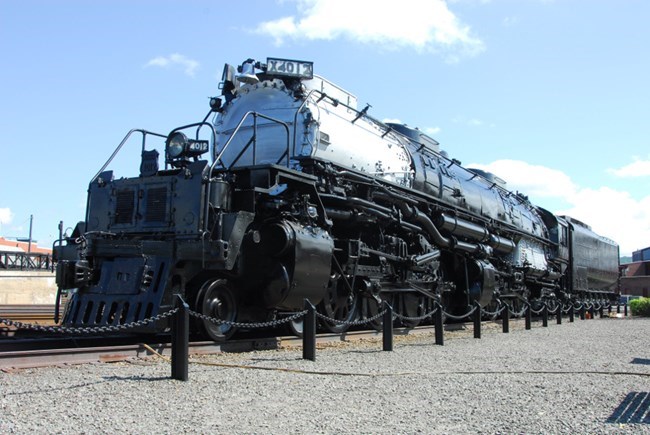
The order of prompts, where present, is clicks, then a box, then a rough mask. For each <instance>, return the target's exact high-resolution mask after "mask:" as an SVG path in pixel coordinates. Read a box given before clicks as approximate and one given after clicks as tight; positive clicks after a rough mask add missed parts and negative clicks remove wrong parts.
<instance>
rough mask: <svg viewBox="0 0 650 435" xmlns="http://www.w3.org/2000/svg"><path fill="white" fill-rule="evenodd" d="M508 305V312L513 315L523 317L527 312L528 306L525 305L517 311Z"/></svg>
mask: <svg viewBox="0 0 650 435" xmlns="http://www.w3.org/2000/svg"><path fill="white" fill-rule="evenodd" d="M506 307H507V308H508V312H509V313H510V315H511V316H512V317H521V316H523V315H524V314H526V310H527V309H528V306H525V307H524V308H522V309H521V311H519V312H518V313H515V312H514V311H512V310H511V309H510V306H508V305H506Z"/></svg>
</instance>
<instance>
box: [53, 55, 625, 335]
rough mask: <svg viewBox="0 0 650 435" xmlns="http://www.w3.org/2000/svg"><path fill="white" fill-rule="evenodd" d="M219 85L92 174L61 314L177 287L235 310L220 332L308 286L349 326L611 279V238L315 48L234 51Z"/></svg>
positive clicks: (117, 314) (279, 312)
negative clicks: (199, 109) (359, 82)
mask: <svg viewBox="0 0 650 435" xmlns="http://www.w3.org/2000/svg"><path fill="white" fill-rule="evenodd" d="M220 89H221V95H219V96H218V97H214V98H212V99H211V103H210V105H211V108H210V113H209V114H208V116H206V118H205V119H204V120H203V121H201V122H198V123H195V124H190V125H185V126H182V127H179V128H176V129H174V130H172V131H171V132H170V133H169V134H167V135H161V134H157V133H153V132H149V131H145V130H132V131H131V132H129V134H128V135H127V137H126V138H125V139H124V141H122V143H120V145H119V146H118V149H117V150H116V152H115V153H114V154H113V156H114V155H115V154H116V153H117V152H118V151H121V149H122V147H123V145H124V144H125V143H127V142H128V139H130V138H131V137H133V136H134V135H137V136H140V137H141V139H142V141H141V148H140V155H141V164H140V171H139V174H133V175H132V176H129V177H123V178H117V177H116V176H115V174H114V173H113V171H111V170H108V169H107V168H108V166H109V163H110V160H109V162H107V164H106V165H104V166H103V167H102V168H101V170H100V171H99V172H98V174H97V175H96V176H95V177H93V179H92V180H91V182H90V185H89V189H88V206H87V211H86V217H85V220H84V221H82V222H80V223H79V224H78V225H77V227H76V228H75V230H74V232H73V234H71V235H70V237H67V238H66V239H65V240H64V241H63V240H62V242H61V243H60V244H59V246H57V247H56V250H55V251H56V255H57V259H58V265H57V284H58V287H59V290H60V291H66V292H69V293H70V302H69V303H68V305H67V308H66V311H65V314H64V318H63V323H64V324H65V325H69V326H99V325H120V324H128V323H132V322H135V321H138V320H143V319H147V318H151V317H153V316H156V315H158V314H161V313H164V312H166V311H168V310H170V309H171V308H172V305H173V298H174V295H177V294H178V295H182V296H183V297H184V299H185V300H186V301H187V302H188V303H189V304H190V306H191V309H192V310H193V311H195V312H198V313H201V314H204V315H206V316H209V317H213V318H217V319H221V320H225V321H227V322H226V323H222V324H215V323H213V322H211V321H209V320H197V321H196V325H195V326H196V327H197V329H198V330H200V331H201V332H203V333H205V334H207V336H209V337H210V338H212V339H214V340H223V339H225V338H227V337H229V336H230V335H232V333H233V332H234V331H235V328H234V326H233V325H232V323H231V322H235V321H236V322H260V321H268V320H272V319H278V318H281V317H282V316H287V315H290V314H291V313H294V312H296V311H300V310H302V308H303V304H304V300H305V299H308V300H309V301H311V302H312V303H313V304H317V309H318V310H319V312H320V313H322V314H323V315H324V316H323V317H327V318H329V319H334V320H336V321H323V322H322V326H323V327H325V328H327V329H329V330H331V331H342V330H344V329H345V328H346V327H347V326H346V324H345V323H341V322H350V321H353V320H356V319H364V318H365V319H368V318H373V316H374V315H375V314H376V313H378V312H379V310H380V304H381V302H382V301H384V300H386V301H388V302H389V303H391V305H392V306H393V308H394V309H395V310H396V311H397V312H398V313H401V314H402V315H403V317H407V318H417V317H418V316H421V315H422V314H424V313H427V312H429V311H430V310H431V309H432V307H433V306H434V304H435V303H439V304H441V305H442V306H443V307H444V309H445V311H447V312H450V313H462V312H465V311H466V309H467V307H468V306H469V305H472V304H474V303H475V302H478V303H479V304H480V305H481V306H483V307H490V306H495V304H497V302H499V301H500V302H501V303H507V304H509V305H510V306H511V307H512V309H514V310H517V309H519V307H520V306H522V304H524V303H528V302H530V303H557V302H561V301H569V300H570V301H603V302H604V301H606V300H608V299H610V298H613V297H614V295H615V292H616V283H617V279H618V246H617V245H616V244H615V243H614V242H612V241H610V240H608V239H606V238H603V237H601V236H598V235H597V234H595V233H594V232H593V231H591V229H590V228H589V227H588V226H587V225H586V224H584V223H582V222H579V221H577V220H575V219H571V218H570V217H562V216H555V215H553V214H552V213H550V212H549V211H547V210H544V209H543V208H541V207H539V206H535V205H533V204H531V203H530V202H529V201H528V199H527V197H525V196H523V195H522V194H519V193H514V192H511V191H509V190H508V189H507V188H506V184H505V182H504V181H503V180H501V179H500V178H498V177H497V176H495V175H493V174H490V173H487V172H484V171H481V170H478V169H471V168H465V167H463V166H462V165H461V163H460V162H459V161H458V160H455V159H453V158H450V157H448V156H447V154H446V153H444V152H443V151H441V150H440V148H439V144H438V142H436V141H435V140H434V139H433V138H431V137H430V136H428V135H426V134H424V133H422V132H421V131H420V130H418V129H414V128H410V127H408V126H406V125H402V124H394V123H384V122H380V121H378V120H377V119H374V118H373V117H372V116H370V115H369V114H368V109H369V106H366V107H363V108H359V107H358V105H357V99H356V97H355V96H354V95H352V94H351V93H349V92H347V91H346V90H344V89H342V88H341V87H339V86H337V85H335V84H333V83H331V82H329V81H327V80H326V79H324V78H322V77H319V76H317V75H314V74H313V63H311V62H304V61H295V60H288V59H276V58H268V59H267V60H266V62H264V63H263V62H257V61H255V60H253V59H248V60H246V61H245V62H243V63H242V64H241V65H240V66H239V67H237V68H235V67H233V66H230V65H226V66H225V68H224V72H223V78H222V82H221V84H220ZM210 115H213V119H212V120H211V121H209V119H210ZM156 139H159V145H160V146H161V147H163V146H164V148H158V149H156V148H152V146H151V143H152V142H155V140H156ZM160 142H162V143H160ZM161 160H162V165H161ZM402 322H403V323H404V324H405V325H406V326H415V325H416V324H417V323H418V320H406V319H403V320H402ZM166 326H167V325H166V320H161V321H158V322H154V323H152V324H149V325H146V326H143V327H141V328H140V329H141V330H145V331H147V330H161V329H164V328H165V327H166Z"/></svg>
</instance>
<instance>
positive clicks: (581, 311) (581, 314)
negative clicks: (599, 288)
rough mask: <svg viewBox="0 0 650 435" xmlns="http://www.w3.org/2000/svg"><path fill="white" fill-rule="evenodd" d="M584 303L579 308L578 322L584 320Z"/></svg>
mask: <svg viewBox="0 0 650 435" xmlns="http://www.w3.org/2000/svg"><path fill="white" fill-rule="evenodd" d="M585 311H586V309H585V303H584V302H583V303H582V306H580V320H585Z"/></svg>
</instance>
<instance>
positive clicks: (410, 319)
mask: <svg viewBox="0 0 650 435" xmlns="http://www.w3.org/2000/svg"><path fill="white" fill-rule="evenodd" d="M436 311H438V307H436V308H434V309H433V311H431V312H429V313H427V314H423V315H421V316H418V317H408V316H403V315H402V314H400V313H395V314H394V317H397V318H398V319H400V320H406V321H410V322H417V321H420V320H424V319H426V318H429V317H431V316H433V315H434V314H436Z"/></svg>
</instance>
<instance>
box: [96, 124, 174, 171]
mask: <svg viewBox="0 0 650 435" xmlns="http://www.w3.org/2000/svg"><path fill="white" fill-rule="evenodd" d="M136 132H137V133H142V151H144V146H145V141H146V138H147V135H148V134H150V135H152V136H158V137H163V138H166V137H167V135H164V134H159V133H154V132H151V131H147V130H143V129H141V128H134V129H133V130H130V131H129V132H128V133H127V134H126V136H124V139H122V142H120V144H119V145H118V146H117V148H115V151H113V154H111V156H110V157H109V158H108V160H107V161H106V163H104V166H102V167H101V169H100V170H99V171H98V172H97V173H96V174H95V176H94V177H93V178H92V179H91V180H90V183H92V182H93V181H95V180H96V179H97V177H99V175H100V174H101V173H102V172H104V170H105V169H106V168H107V167H108V165H110V164H111V162H112V161H113V159H114V158H115V156H116V155H117V153H119V152H120V150H121V149H122V147H123V146H124V144H125V143H126V141H127V140H128V139H129V138H130V137H131V135H132V134H133V133H136Z"/></svg>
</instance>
